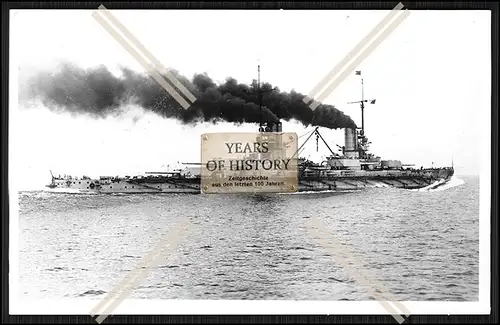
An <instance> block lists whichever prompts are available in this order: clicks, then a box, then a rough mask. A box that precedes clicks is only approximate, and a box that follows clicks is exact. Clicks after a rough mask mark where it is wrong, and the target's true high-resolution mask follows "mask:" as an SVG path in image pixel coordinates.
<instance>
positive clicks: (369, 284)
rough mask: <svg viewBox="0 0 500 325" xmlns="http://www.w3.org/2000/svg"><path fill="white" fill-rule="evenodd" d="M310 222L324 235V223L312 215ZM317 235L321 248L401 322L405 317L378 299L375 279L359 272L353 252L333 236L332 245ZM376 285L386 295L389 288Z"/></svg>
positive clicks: (311, 230) (401, 308) (402, 308)
mask: <svg viewBox="0 0 500 325" xmlns="http://www.w3.org/2000/svg"><path fill="white" fill-rule="evenodd" d="M311 223H312V224H315V226H316V228H317V229H321V230H322V232H323V233H324V234H325V235H326V233H327V230H326V227H325V226H324V225H321V224H320V223H319V220H318V219H317V218H316V217H314V218H313V219H312V221H311ZM308 230H309V232H310V233H312V232H314V230H313V227H311V226H309V227H308ZM315 232H316V234H318V233H319V232H320V230H317V231H315ZM318 237H319V239H318V241H319V242H320V244H321V245H322V246H323V248H325V249H326V250H328V252H329V253H330V254H331V255H332V257H338V258H337V259H336V262H339V263H341V264H342V266H343V267H344V268H345V269H346V270H347V271H348V273H349V274H350V275H352V276H354V275H355V276H354V278H355V279H356V281H357V282H359V283H361V284H362V285H363V286H364V287H365V288H366V289H368V290H369V291H370V292H371V293H372V295H373V296H374V297H376V298H377V301H378V302H379V303H380V304H381V305H382V306H383V307H384V308H385V309H386V310H387V311H388V312H389V313H390V314H391V315H392V316H393V317H394V318H395V319H396V321H398V322H399V323H400V324H401V323H402V322H404V320H405V319H404V318H403V317H402V316H401V315H398V314H397V312H396V310H394V308H393V307H392V306H391V305H390V304H389V302H387V301H384V300H381V299H378V298H381V295H380V294H379V293H377V292H376V291H375V290H374V289H373V286H374V285H373V283H374V282H375V281H374V280H373V279H371V280H368V278H367V277H366V276H365V275H364V274H361V272H360V271H361V267H360V266H361V264H360V263H359V262H358V261H357V260H356V258H355V257H354V254H352V253H350V252H348V251H347V248H345V247H342V246H343V245H342V243H340V242H339V241H338V240H336V239H335V238H333V239H334V243H333V245H328V242H326V240H325V239H324V237H323V236H318ZM329 237H330V238H331V236H329ZM342 249H343V252H341V251H340V250H342ZM338 254H342V255H343V256H342V257H341V256H339V255H338ZM349 262H351V263H352V264H354V266H351V265H349ZM376 287H377V288H378V289H379V290H380V291H381V292H382V291H384V292H385V294H386V295H387V294H390V292H389V290H387V288H385V287H384V286H383V285H381V284H380V283H378V285H377V286H376ZM391 299H392V300H393V301H392V304H394V305H395V306H396V307H398V308H399V310H400V311H401V312H402V313H403V314H405V315H406V316H409V315H410V312H409V310H408V309H407V308H406V307H405V306H404V305H403V304H402V303H401V302H398V301H396V300H395V299H393V298H391Z"/></svg>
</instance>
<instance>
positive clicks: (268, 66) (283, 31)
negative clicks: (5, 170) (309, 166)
mask: <svg viewBox="0 0 500 325" xmlns="http://www.w3.org/2000/svg"><path fill="white" fill-rule="evenodd" d="M112 12H113V14H114V15H115V16H116V17H117V18H118V19H119V20H120V21H121V22H122V23H123V24H124V25H125V26H126V27H127V28H128V29H129V30H130V31H131V32H132V33H133V34H134V35H135V36H136V37H137V38H138V39H139V40H140V41H141V43H142V44H143V45H144V46H145V47H146V48H147V49H148V50H149V51H150V52H151V53H152V54H153V55H154V56H155V57H156V58H158V59H159V61H160V62H161V63H162V64H163V65H164V66H166V67H170V68H174V69H176V70H178V71H179V72H180V73H181V74H182V75H184V76H186V77H189V78H191V77H192V76H193V74H195V73H203V72H206V73H207V74H208V75H209V76H210V77H211V78H212V79H214V80H216V81H220V82H223V81H224V80H225V78H227V77H233V78H235V79H237V80H238V81H239V82H244V83H250V82H251V81H252V79H256V78H257V65H258V64H260V66H261V80H262V82H269V83H271V84H273V85H274V86H277V87H279V88H280V90H284V91H290V90H292V89H294V90H296V91H298V92H301V93H303V94H307V93H308V92H309V91H310V90H312V89H313V87H314V86H316V84H317V83H318V82H319V81H320V80H321V79H322V78H323V77H324V76H325V75H326V74H327V73H328V72H329V71H330V70H331V69H332V68H333V67H334V66H335V65H336V64H337V63H338V62H339V61H341V60H342V59H343V57H344V56H345V55H347V53H348V52H349V51H350V50H351V49H352V48H353V47H354V46H355V45H356V44H357V43H358V42H359V41H360V40H361V39H362V38H363V37H364V36H365V35H366V34H368V33H369V32H370V31H371V29H373V28H374V26H375V25H376V24H377V23H378V22H379V21H380V20H381V19H383V17H384V16H385V15H387V13H388V11H359V10H356V11H327V10H324V11H319V10H317V11H316V10H307V11H300V10H294V11H289V10H272V11H271V10H267V11H233V10H231V11H229V10H226V11H217V10H210V11H208V10H207V11H203V10H189V11H188V10H185V11H181V10H175V11H148V10H141V11H133V10H130V11H119V10H118V11H115V10H113V11H112ZM91 13H92V11H85V10H22V11H20V10H17V11H11V25H10V42H11V44H10V58H11V67H10V69H11V71H12V72H13V73H12V74H11V83H10V85H11V98H10V107H9V118H10V121H9V123H10V127H9V132H10V134H9V137H10V140H9V141H10V155H11V166H13V165H14V168H12V167H11V171H12V172H13V174H12V175H13V177H15V178H16V181H19V182H18V184H19V186H20V187H21V188H22V189H24V188H26V189H28V188H38V187H43V185H45V184H48V182H50V170H52V172H54V173H55V174H61V175H62V174H68V175H74V176H80V175H88V176H94V177H97V176H100V175H130V174H133V173H143V172H145V171H158V170H166V169H167V168H168V167H169V166H170V167H173V166H174V165H175V164H176V163H177V162H197V161H199V159H200V138H201V135H202V134H203V133H205V132H247V131H248V132H257V126H256V125H244V126H241V127H236V126H235V125H232V124H228V123H222V124H218V125H201V126H196V127H190V126H183V125H181V124H180V123H179V122H177V121H175V120H170V119H163V118H160V117H158V116H156V115H154V114H152V113H147V112H145V111H144V110H142V109H141V108H140V107H133V106H128V107H124V111H125V113H124V115H123V116H119V117H109V118H107V119H98V120H96V119H93V118H90V117H87V116H71V115H69V114H65V113H60V114H59V113H54V112H51V111H50V110H48V109H47V108H46V107H44V106H43V105H42V104H40V103H35V104H33V107H31V108H29V109H26V108H24V107H21V106H20V105H19V104H18V102H17V93H18V91H19V87H22V86H23V85H22V83H21V84H19V82H18V77H17V73H19V74H20V75H22V76H30V75H33V74H35V73H36V72H37V71H40V70H45V71H47V70H48V71H53V70H55V69H56V68H57V67H58V65H59V64H61V62H65V61H66V62H71V63H74V64H77V65H78V66H80V67H82V68H90V67H95V66H99V65H105V66H106V67H108V68H109V69H110V70H112V71H118V70H117V68H118V66H126V67H128V68H130V69H133V70H137V71H143V70H144V69H143V68H142V66H141V65H140V64H139V63H137V62H136V61H135V60H134V58H133V57H132V56H130V54H129V53H128V52H127V51H126V50H125V49H123V48H122V47H121V46H120V45H119V44H118V43H117V42H116V41H115V40H114V39H113V38H112V37H111V36H110V35H109V34H108V33H107V32H106V31H105V30H104V29H103V28H102V26H101V25H100V24H99V23H98V22H97V21H96V20H95V19H94V18H92V16H91ZM490 40H491V34H490V12H489V11H465V10H461V11H445V10H440V11H411V14H410V15H409V17H408V18H407V19H406V20H404V21H403V23H402V24H401V25H400V26H399V27H398V28H397V29H396V30H395V31H394V32H393V33H392V34H391V35H390V36H389V37H388V38H387V39H386V40H385V41H384V42H382V44H381V45H380V46H379V47H378V48H377V49H376V50H375V51H374V52H373V53H372V54H371V55H370V56H369V57H367V58H366V59H365V60H364V61H362V62H361V63H360V64H359V66H357V67H356V69H355V70H360V71H362V76H363V79H364V84H365V91H364V92H365V98H369V99H371V98H373V99H376V104H374V105H367V107H366V108H365V130H366V134H367V136H368V138H369V139H370V141H371V142H372V145H371V148H370V149H371V152H373V153H375V154H376V155H378V156H381V157H382V158H383V159H398V160H401V161H402V162H403V163H406V164H415V166H417V167H420V166H422V165H423V166H431V164H432V163H434V166H449V165H451V163H452V160H453V163H454V166H455V168H456V173H457V174H459V175H477V174H479V168H480V166H481V164H482V160H484V159H488V160H489V156H488V155H489V153H487V152H486V151H488V152H489V149H490V145H489V141H490V139H489V137H490V133H489V132H490V131H489V128H490V125H491V118H490V113H491V108H490V107H491V99H490V96H491V81H490V80H491V59H490V57H491V50H490ZM21 80H24V79H21ZM360 97H361V89H360V77H359V76H355V75H354V73H353V74H352V75H351V76H349V77H348V78H347V79H346V80H345V81H344V82H342V84H341V85H340V86H339V87H337V88H336V89H335V91H334V92H333V93H331V94H330V95H329V96H328V97H327V98H326V99H325V100H324V103H326V104H331V105H335V107H337V108H338V109H340V110H341V111H343V112H344V113H345V114H347V115H349V116H351V117H352V118H353V119H354V121H355V122H356V123H357V124H358V125H360V124H361V113H360V108H359V106H358V105H352V104H347V103H348V102H350V101H356V100H360V99H361V98H360ZM311 130H312V128H311V127H309V128H304V127H302V125H300V124H299V123H294V122H289V123H284V127H283V131H285V132H297V134H298V135H299V136H301V135H303V134H305V133H307V132H309V131H311ZM320 132H321V133H322V135H323V136H324V137H325V139H326V140H327V141H329V142H330V146H331V147H335V145H334V144H339V145H343V141H344V138H343V137H344V135H343V130H341V129H338V130H328V129H320ZM315 142H316V141H315V139H311V140H310V142H309V143H308V146H307V147H306V150H305V151H304V152H303V153H302V156H304V157H309V158H310V159H320V158H321V157H323V156H325V155H328V154H329V152H328V149H327V148H326V146H324V145H322V144H321V143H320V144H319V150H318V151H316V143H315Z"/></svg>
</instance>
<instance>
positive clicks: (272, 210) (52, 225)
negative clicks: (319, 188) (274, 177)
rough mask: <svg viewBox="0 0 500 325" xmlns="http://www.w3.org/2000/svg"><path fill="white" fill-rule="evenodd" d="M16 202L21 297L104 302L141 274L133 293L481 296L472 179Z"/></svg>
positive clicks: (31, 196) (29, 195) (49, 196)
mask: <svg viewBox="0 0 500 325" xmlns="http://www.w3.org/2000/svg"><path fill="white" fill-rule="evenodd" d="M19 205H20V208H19V227H20V228H19V249H20V251H19V276H20V280H19V281H20V292H19V294H20V296H21V297H29V298H49V299H64V298H72V297H89V298H95V297H97V298H100V297H104V296H105V295H106V293H108V292H110V291H111V290H113V289H114V288H115V286H117V285H118V284H119V283H120V282H121V281H122V280H123V279H124V278H125V277H127V276H130V275H131V274H134V272H139V273H135V274H139V276H143V277H144V278H143V279H142V280H141V281H139V282H138V283H135V285H134V286H133V292H132V293H131V296H130V298H136V299H137V298H148V299H163V298H165V299H275V300H302V299H304V300H333V301H335V300H351V301H360V300H372V299H375V298H376V296H375V294H374V292H376V293H379V294H380V295H381V296H382V297H385V298H387V297H389V298H392V299H389V300H414V301H429V300H444V301H477V300H478V291H479V277H478V275H479V178H477V177H466V176H459V177H454V178H453V179H452V181H451V182H450V183H449V184H446V185H444V186H442V187H438V188H437V189H433V190H425V189H424V190H420V191H415V190H404V189H394V188H374V189H367V190H363V191H359V192H345V193H331V192H327V193H316V194H312V193H309V194H308V193H304V194H288V195H214V196H212V195H179V194H177V195H175V194H159V195H158V194H141V195H89V194H61V193H47V192H42V191H35V192H20V193H19ZM12 217H15V216H11V218H12ZM179 225H185V227H184V228H183V229H184V230H183V231H182V232H179V231H178V230H175V229H176V228H177V227H179ZM321 225H324V228H323V226H321ZM155 247H156V249H155ZM161 248H163V253H158V252H159V250H160V249H161ZM150 252H152V253H150ZM148 254H149V256H153V257H155V256H156V259H150V260H149V262H148V261H144V260H143V259H144V257H146V256H148ZM155 254H156V255H155ZM151 261H152V262H151ZM148 263H149V264H148ZM363 279H366V280H363ZM367 283H368V284H367Z"/></svg>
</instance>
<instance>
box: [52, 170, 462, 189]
mask: <svg viewBox="0 0 500 325" xmlns="http://www.w3.org/2000/svg"><path fill="white" fill-rule="evenodd" d="M453 174H454V172H453V169H450V168H443V169H429V170H418V171H368V172H366V171H358V172H338V171H335V172H333V171H321V172H313V173H310V172H309V173H307V172H306V173H303V174H302V175H301V176H300V177H299V190H298V191H299V192H321V191H349V190H359V189H364V188H373V187H394V188H404V189H419V188H424V187H427V186H430V185H432V184H434V183H436V182H438V181H442V182H446V181H448V180H449V179H450V178H451V177H452V176H453ZM200 183H201V179H200V178H169V179H168V178H165V179H153V180H126V179H119V180H114V181H107V182H103V181H100V180H97V179H88V180H71V181H68V180H56V181H55V182H54V184H53V185H51V186H50V187H51V188H50V189H49V191H56V192H64V191H65V190H67V191H68V192H70V193H74V192H80V193H101V194H114V193H124V194H127V193H128V194H143V193H188V194H199V193H201V187H200ZM48 187H49V186H48Z"/></svg>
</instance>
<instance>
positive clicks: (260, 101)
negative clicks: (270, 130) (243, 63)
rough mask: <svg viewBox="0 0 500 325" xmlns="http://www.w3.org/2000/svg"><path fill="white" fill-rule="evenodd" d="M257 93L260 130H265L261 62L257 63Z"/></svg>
mask: <svg viewBox="0 0 500 325" xmlns="http://www.w3.org/2000/svg"><path fill="white" fill-rule="evenodd" d="M257 94H258V96H259V114H260V118H259V132H264V127H263V125H262V124H263V122H262V92H261V90H260V64H259V65H257Z"/></svg>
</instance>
